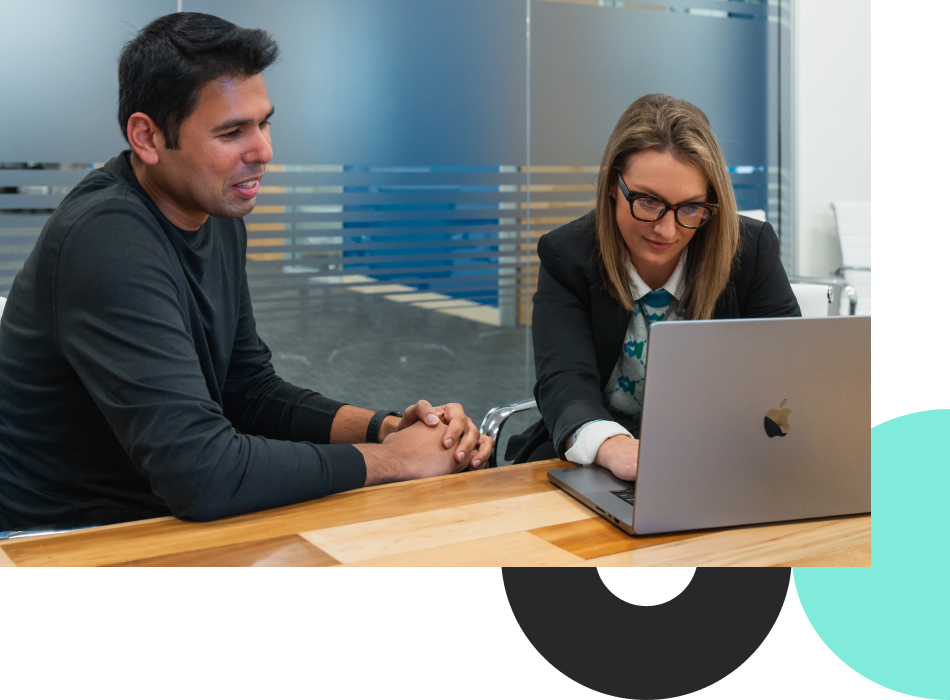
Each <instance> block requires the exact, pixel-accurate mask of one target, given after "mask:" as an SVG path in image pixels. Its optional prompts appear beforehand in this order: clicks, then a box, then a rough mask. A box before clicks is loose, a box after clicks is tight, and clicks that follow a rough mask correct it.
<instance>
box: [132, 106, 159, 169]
mask: <svg viewBox="0 0 950 700" xmlns="http://www.w3.org/2000/svg"><path fill="white" fill-rule="evenodd" d="M125 131H126V134H127V135H128V138H129V145H130V146H131V147H132V150H133V151H134V152H135V154H136V155H137V156H138V157H139V158H141V159H142V161H143V162H144V163H147V164H148V165H155V164H156V163H158V161H159V151H160V150H164V149H165V135H164V134H163V133H162V130H161V129H159V128H158V127H157V126H156V125H155V122H153V121H152V118H151V117H150V116H148V115H147V114H145V113H144V112H136V113H135V114H133V115H132V116H131V117H129V123H128V125H127V126H126V128H125Z"/></svg>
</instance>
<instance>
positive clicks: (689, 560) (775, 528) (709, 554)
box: [584, 516, 871, 566]
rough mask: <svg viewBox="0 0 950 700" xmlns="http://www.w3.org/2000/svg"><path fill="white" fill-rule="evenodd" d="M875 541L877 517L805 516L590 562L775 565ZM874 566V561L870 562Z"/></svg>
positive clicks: (601, 564) (609, 556) (649, 564)
mask: <svg viewBox="0 0 950 700" xmlns="http://www.w3.org/2000/svg"><path fill="white" fill-rule="evenodd" d="M870 541H871V519H870V518H869V517H867V516H863V517H851V518H846V519H827V520H805V521H798V522H791V523H780V524H777V525H756V526H752V527H742V528H732V529H728V530H720V531H718V532H712V533H709V534H705V535H700V536H699V537H692V538H689V539H681V540H678V541H676V542H668V543H665V544H658V545H656V546H654V547H644V548H640V549H634V550H632V551H629V552H621V553H619V554H611V555H608V556H605V557H596V558H593V559H588V560H587V561H586V562H584V565H585V566H774V565H776V564H780V563H782V562H785V561H790V560H794V559H802V558H804V557H812V556H816V555H820V554H824V553H826V552H830V551H832V550H835V549H840V548H842V547H857V546H861V545H864V544H868V543H870ZM866 565H867V566H870V561H868V562H867V564H866Z"/></svg>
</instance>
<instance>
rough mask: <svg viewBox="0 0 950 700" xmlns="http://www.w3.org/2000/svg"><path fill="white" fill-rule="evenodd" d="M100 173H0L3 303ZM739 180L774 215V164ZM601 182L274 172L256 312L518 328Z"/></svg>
mask: <svg viewBox="0 0 950 700" xmlns="http://www.w3.org/2000/svg"><path fill="white" fill-rule="evenodd" d="M100 165H101V164H97V163H4V164H0V178H2V181H0V296H5V295H6V293H7V292H9V289H10V285H11V283H12V280H13V277H14V275H15V274H16V272H17V270H19V268H20V267H21V266H22V264H23V261H24V260H25V259H26V257H27V255H28V254H29V252H30V250H31V249H32V246H33V244H34V243H35V241H36V237H37V236H38V235H39V232H40V230H41V228H42V225H43V224H44V223H45V221H46V219H47V218H48V217H49V215H50V214H51V213H52V211H53V210H54V209H55V207H56V206H57V205H58V204H59V202H60V201H61V200H62V198H63V197H64V196H65V195H66V194H67V193H68V192H69V191H70V189H71V188H72V187H73V186H74V185H75V184H76V183H77V182H78V181H79V180H80V179H81V178H82V177H83V176H85V174H86V173H87V172H88V170H89V169H90V168H93V167H99V166H100ZM730 171H731V175H732V179H733V186H734V188H735V193H736V198H737V200H738V203H739V208H740V209H768V187H767V173H766V168H764V167H762V166H735V167H732V168H730ZM596 175H597V167H596V166H591V165H586V166H583V165H582V166H533V167H532V168H531V204H530V207H531V208H530V211H529V210H528V204H527V202H526V194H527V186H526V185H525V182H526V168H525V166H519V165H496V166H444V165H443V166H405V167H389V166H359V165H276V164H272V165H268V166H267V172H266V174H265V177H264V179H263V180H262V182H261V189H260V194H259V195H258V199H257V206H256V207H255V209H254V210H253V211H252V212H251V213H250V214H249V215H248V216H247V217H245V222H246V225H247V230H248V261H247V270H248V279H249V284H250V287H251V293H252V296H253V299H254V304H255V308H259V309H261V310H263V309H268V310H276V309H281V308H298V307H299V306H300V304H301V302H303V303H305V304H307V303H310V302H314V301H327V300H332V301H334V302H335V303H338V302H342V301H345V300H347V299H353V298H359V297H362V296H365V295H368V294H382V295H385V296H386V297H387V298H388V299H390V300H394V301H403V302H405V303H411V304H415V305H418V306H422V307H425V308H432V309H438V310H445V311H447V312H452V313H454V314H456V315H462V316H467V317H470V318H473V319H474V320H479V321H481V322H483V323H489V324H491V325H506V326H510V325H520V324H521V323H523V322H524V308H525V305H524V294H525V293H527V294H529V295H530V294H531V293H532V291H533V289H534V286H535V282H536V280H537V271H538V261H537V253H536V246H537V240H538V238H540V236H541V235H543V234H544V233H547V232H548V231H550V230H552V229H554V228H557V227H558V226H561V225H563V224H565V223H568V222H570V221H573V220H574V219H576V218H578V217H580V216H583V215H584V214H585V213H586V212H588V211H590V210H591V209H592V208H593V206H594V186H595V182H596ZM529 217H530V231H531V234H530V235H531V240H530V242H529V241H528V240H527V238H526V235H527V229H528V226H527V223H528V220H529ZM526 254H530V255H531V258H532V260H531V263H530V266H528V265H527V264H526V263H527V257H526ZM528 267H530V271H531V279H530V280H529V279H527V278H526V268H528Z"/></svg>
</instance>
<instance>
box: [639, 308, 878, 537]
mask: <svg viewBox="0 0 950 700" xmlns="http://www.w3.org/2000/svg"><path fill="white" fill-rule="evenodd" d="M647 368H648V371H647V375H646V384H645V387H644V404H643V417H642V423H641V434H640V461H639V467H638V473H637V482H636V506H635V509H634V522H633V530H634V531H635V532H636V533H638V534H648V533H653V532H669V531H676V530H691V529H699V528H709V527H726V526H731V525H744V524H750V523H760V522H770V521H780V520H794V519H799V518H814V517H821V516H831V515H843V514H850V513H865V512H869V511H870V510H871V319H870V317H853V316H849V317H828V318H781V319H738V320H726V321H677V322H667V323H656V324H653V325H652V326H651V328H650V342H649V344H648V350H647Z"/></svg>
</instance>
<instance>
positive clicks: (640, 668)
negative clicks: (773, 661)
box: [502, 568, 791, 698]
mask: <svg viewBox="0 0 950 700" xmlns="http://www.w3.org/2000/svg"><path fill="white" fill-rule="evenodd" d="M790 575H791V569H788V568H775V569H746V568H743V569H712V568H698V569H696V573H695V574H694V576H693V580H692V581H691V582H690V584H689V586H687V587H686V589H685V590H684V591H683V592H682V593H680V594H679V595H678V596H677V597H676V598H674V599H673V600H670V601H667V602H666V603H663V604H662V605H654V606H639V605H631V604H630V603H627V602H625V601H623V600H621V599H619V598H617V597H616V596H615V595H614V594H613V593H611V592H610V590H609V589H608V588H607V587H606V586H605V585H604V583H603V581H601V579H600V575H599V574H598V573H597V570H596V569H511V568H506V569H502V576H503V577H504V581H505V590H506V592H507V594H508V602H509V604H510V605H511V610H512V612H514V614H515V618H516V619H517V620H518V624H519V625H521V630H522V631H523V632H524V633H525V636H526V637H527V638H528V640H529V641H530V642H531V643H532V644H533V645H534V647H535V649H537V650H538V652H540V654H541V655H542V656H543V657H544V658H545V659H547V661H548V662H549V663H550V664H551V665H552V666H554V667H555V668H556V669H557V670H559V671H560V672H561V673H563V674H564V675H565V676H567V677H569V678H571V679H573V680H575V681H577V682H578V683H580V684H582V685H585V686H587V687H588V688H591V689H592V690H596V691H598V692H601V693H606V694H608V695H613V696H615V697H619V698H675V697H679V696H681V695H685V694H687V693H692V692H695V691H697V690H701V689H702V688H705V687H706V686H709V685H712V684H713V683H716V682H717V681H719V680H722V679H723V678H725V677H726V676H728V675H729V674H730V673H732V672H733V671H735V670H736V669H737V668H739V666H741V665H742V664H743V663H745V661H746V659H748V658H749V657H750V656H751V655H752V652H754V651H755V650H756V649H758V647H759V645H760V644H761V643H762V642H763V641H764V640H765V638H766V637H767V636H768V634H769V632H770V631H771V629H772V626H773V625H774V624H775V620H776V619H778V614H779V612H780V611H781V609H782V605H783V604H784V602H785V595H786V593H787V591H788V581H789V577H790Z"/></svg>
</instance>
